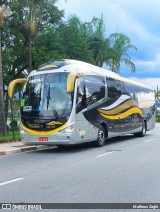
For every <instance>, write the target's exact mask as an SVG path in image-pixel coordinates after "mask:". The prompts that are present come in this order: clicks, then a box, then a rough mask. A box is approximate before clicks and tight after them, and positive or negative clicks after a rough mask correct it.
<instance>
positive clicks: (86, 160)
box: [0, 126, 160, 203]
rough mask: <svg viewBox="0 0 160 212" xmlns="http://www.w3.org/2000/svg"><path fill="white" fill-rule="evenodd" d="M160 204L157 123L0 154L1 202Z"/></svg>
mask: <svg viewBox="0 0 160 212" xmlns="http://www.w3.org/2000/svg"><path fill="white" fill-rule="evenodd" d="M4 202H12V203H14V202H30V203H31V202H32V203H34V202H36V203H41V202H43V203H44V202H45V203H47V202H48V203H49V202H50V203H51V202H52V203H64V202H65V203H70V202H72V203H135V202H139V203H155V202H157V203H158V202H159V203H160V127H159V126H157V127H156V128H155V129H154V130H152V131H149V132H147V135H146V136H145V137H143V138H136V137H134V136H132V135H127V136H123V137H120V138H114V139H111V140H109V141H108V142H107V144H106V145H105V146H104V147H102V148H95V147H93V146H92V145H91V144H85V145H79V146H76V147H66V148H58V147H55V148H52V149H49V150H42V151H33V152H27V153H20V154H15V155H9V156H3V157H1V158H0V203H4Z"/></svg>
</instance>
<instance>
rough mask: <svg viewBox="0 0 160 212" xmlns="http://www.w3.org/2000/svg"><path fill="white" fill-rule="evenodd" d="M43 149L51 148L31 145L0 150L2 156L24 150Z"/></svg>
mask: <svg viewBox="0 0 160 212" xmlns="http://www.w3.org/2000/svg"><path fill="white" fill-rule="evenodd" d="M43 149H50V147H46V146H37V147H36V146H33V147H31V146H29V147H22V148H17V149H12V150H4V151H0V156H4V155H11V154H16V153H22V152H30V151H34V150H43Z"/></svg>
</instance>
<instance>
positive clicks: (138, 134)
mask: <svg viewBox="0 0 160 212" xmlns="http://www.w3.org/2000/svg"><path fill="white" fill-rule="evenodd" d="M146 132H147V124H146V122H145V121H144V122H143V124H142V130H141V132H138V133H135V134H134V135H135V136H137V137H144V136H145V135H146Z"/></svg>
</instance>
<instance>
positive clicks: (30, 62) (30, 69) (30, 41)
mask: <svg viewBox="0 0 160 212" xmlns="http://www.w3.org/2000/svg"><path fill="white" fill-rule="evenodd" d="M31 71H32V38H31V36H30V35H29V68H28V72H29V73H30V72H31Z"/></svg>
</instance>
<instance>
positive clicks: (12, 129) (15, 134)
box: [0, 98, 20, 142]
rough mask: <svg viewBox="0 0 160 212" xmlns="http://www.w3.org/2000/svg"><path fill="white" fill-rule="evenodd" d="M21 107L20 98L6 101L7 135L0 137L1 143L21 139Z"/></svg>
mask: <svg viewBox="0 0 160 212" xmlns="http://www.w3.org/2000/svg"><path fill="white" fill-rule="evenodd" d="M19 106H20V104H19V98H14V99H13V100H9V99H5V111H6V112H5V116H6V127H7V135H6V136H2V135H0V142H3V141H11V140H19V139H20V112H19ZM0 118H1V117H0Z"/></svg>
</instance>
